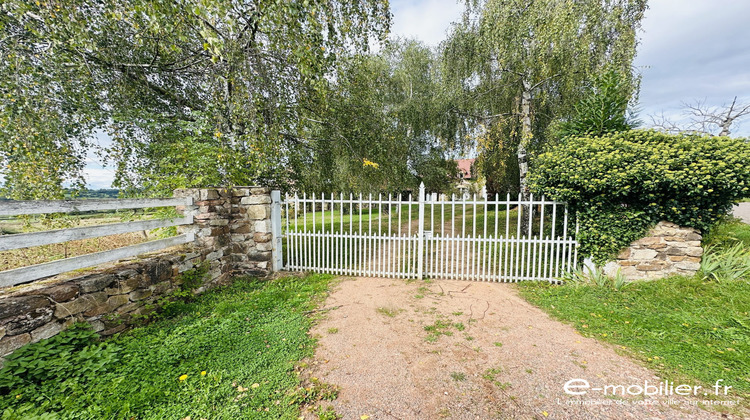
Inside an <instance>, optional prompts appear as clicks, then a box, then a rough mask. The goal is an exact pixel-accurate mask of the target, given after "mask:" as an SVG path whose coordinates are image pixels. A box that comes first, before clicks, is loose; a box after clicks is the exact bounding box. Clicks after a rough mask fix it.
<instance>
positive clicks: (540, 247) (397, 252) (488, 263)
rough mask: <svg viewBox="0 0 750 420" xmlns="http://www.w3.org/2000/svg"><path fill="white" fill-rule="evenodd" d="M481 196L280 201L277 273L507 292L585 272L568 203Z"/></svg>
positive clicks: (276, 226) (290, 198)
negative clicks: (454, 283) (451, 282)
mask: <svg viewBox="0 0 750 420" xmlns="http://www.w3.org/2000/svg"><path fill="white" fill-rule="evenodd" d="M481 196H483V197H485V199H483V200H477V197H476V196H474V197H473V199H471V200H461V199H460V198H457V197H455V196H454V197H451V199H450V201H438V200H435V199H434V198H435V197H434V196H433V197H431V199H430V200H426V197H425V190H424V185H421V186H420V190H419V195H418V196H417V197H416V198H413V197H412V196H411V195H409V196H408V197H407V198H406V199H403V197H402V196H395V197H394V196H392V195H388V196H387V197H384V196H383V195H382V194H379V195H378V196H377V197H373V196H372V195H368V196H367V197H363V196H362V195H358V196H356V197H355V196H354V195H352V194H349V195H348V196H345V195H344V194H338V195H334V194H328V195H326V194H321V195H316V194H312V195H310V196H308V195H307V194H302V196H301V197H300V196H299V195H294V196H289V195H287V196H286V197H284V199H283V200H282V199H281V198H280V197H281V196H280V194H278V193H275V194H274V197H275V198H274V205H273V207H274V208H276V209H277V211H275V212H274V213H276V215H275V216H274V217H273V225H274V230H275V231H277V230H278V231H279V233H278V235H277V236H278V241H279V247H280V248H279V249H281V250H282V252H280V253H277V255H278V256H277V258H278V261H277V262H275V265H278V266H283V267H284V268H286V269H287V270H291V271H314V272H320V273H330V274H338V275H351V276H372V277H390V278H416V279H422V278H441V279H461V280H479V281H500V282H515V281H520V280H546V281H555V280H557V279H559V278H560V276H562V275H563V274H564V273H566V272H568V271H570V270H572V269H573V268H574V267H576V266H577V265H578V242H577V241H576V239H575V236H574V235H571V234H570V231H571V229H569V226H571V227H572V226H574V229H575V233H576V234H577V231H578V225H577V223H576V222H574V220H572V217H571V215H569V213H568V207H567V205H566V204H565V203H560V202H555V201H548V200H546V199H545V198H544V197H542V198H541V199H540V200H535V199H534V197H533V196H531V197H529V199H528V200H522V199H521V196H520V195H519V196H518V198H517V199H516V200H512V201H511V197H510V195H507V196H506V197H505V200H501V199H500V197H499V196H495V197H494V199H491V198H488V197H486V194H482V195H481ZM512 213H514V214H513V217H511V214H512ZM501 216H502V218H501ZM503 218H504V220H503ZM467 225H468V226H467ZM282 258H283V261H282Z"/></svg>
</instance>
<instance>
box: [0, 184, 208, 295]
mask: <svg viewBox="0 0 750 420" xmlns="http://www.w3.org/2000/svg"><path fill="white" fill-rule="evenodd" d="M192 204H193V199H192V198H147V199H125V200H60V201H52V200H40V201H0V216H20V215H29V214H46V213H69V212H82V211H101V210H126V209H140V208H157V207H173V206H190V205H192ZM192 223H193V218H192V216H188V217H179V218H173V219H163V220H143V221H132V222H124V223H111V224H105V225H99V226H87V227H80V228H71V229H59V230H51V231H44V232H32V233H23V234H15V235H0V251H7V250H12V249H18V248H28V247H32V246H40V245H50V244H57V243H63V242H68V241H73V240H79V239H89V238H98V237H103V236H110V235H117V234H122V233H130V232H138V231H144V230H153V229H158V228H166V227H171V226H182V225H190V224H192ZM194 239H195V238H194V235H193V234H192V233H188V234H184V235H178V236H174V237H171V238H166V239H159V240H155V241H149V242H144V243H140V244H136V245H132V246H127V247H123V248H117V249H112V250H108V251H102V252H97V253H93V254H87V255H81V256H77V257H72V258H65V259H62V260H56V261H51V262H47V263H43V264H36V265H32V266H28V267H21V268H16V269H12V270H5V271H0V287H9V286H14V285H17V284H22V283H28V282H31V281H34V280H38V279H41V278H45V277H49V276H54V275H58V274H62V273H65V272H68V271H73V270H78V269H81V268H87V267H93V266H96V265H99V264H103V263H107V262H111V261H117V260H120V259H123V258H130V257H134V256H137V255H140V254H144V253H148V252H154V251H158V250H161V249H164V248H169V247H172V246H176V245H180V244H185V243H190V242H192V241H193V240H194Z"/></svg>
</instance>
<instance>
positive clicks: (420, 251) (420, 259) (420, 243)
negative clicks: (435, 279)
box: [417, 182, 424, 280]
mask: <svg viewBox="0 0 750 420" xmlns="http://www.w3.org/2000/svg"><path fill="white" fill-rule="evenodd" d="M423 269H424V182H422V183H420V184H419V236H418V238H417V278H418V279H419V280H422V272H423Z"/></svg>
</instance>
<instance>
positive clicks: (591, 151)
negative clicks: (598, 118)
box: [530, 130, 750, 262]
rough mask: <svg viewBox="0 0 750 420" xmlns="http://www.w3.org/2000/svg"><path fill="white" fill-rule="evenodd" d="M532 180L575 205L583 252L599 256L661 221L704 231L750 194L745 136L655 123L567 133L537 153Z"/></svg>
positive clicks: (535, 185) (610, 253)
mask: <svg viewBox="0 0 750 420" xmlns="http://www.w3.org/2000/svg"><path fill="white" fill-rule="evenodd" d="M530 185H531V189H532V191H533V192H534V193H535V194H544V195H546V196H547V197H549V198H552V199H555V200H561V201H567V202H568V203H569V204H570V205H571V207H572V208H573V209H575V210H578V212H579V218H580V223H581V226H580V228H581V232H580V234H579V241H580V242H581V251H582V252H583V254H584V255H592V256H594V259H595V261H597V262H604V261H606V260H608V259H609V258H611V257H612V256H613V255H614V254H615V253H616V252H617V251H618V250H619V249H621V248H623V247H625V246H627V245H628V244H629V243H630V242H632V241H633V240H636V239H639V238H640V237H642V235H643V234H644V233H645V231H646V229H648V227H650V226H651V225H653V224H655V223H657V222H659V221H660V220H667V221H670V222H674V223H677V224H679V225H681V226H690V227H695V228H698V229H701V230H704V231H705V230H708V229H709V228H710V227H711V226H712V225H713V224H714V223H715V222H716V221H717V220H718V219H719V218H721V217H723V216H724V215H726V213H727V212H728V211H729V210H730V209H731V207H732V204H733V203H736V202H737V201H739V200H740V199H741V198H743V197H748V196H750V143H748V142H746V141H745V140H743V139H733V138H729V137H702V136H695V135H679V134H666V133H661V132H657V131H653V130H631V131H624V132H620V133H615V134H610V135H605V136H602V137H572V138H567V139H564V140H563V141H562V142H561V144H559V145H557V146H556V147H554V148H553V149H551V150H550V151H548V152H546V153H543V154H541V155H540V156H539V157H538V158H537V159H536V160H535V165H534V166H533V168H532V173H531V176H530Z"/></svg>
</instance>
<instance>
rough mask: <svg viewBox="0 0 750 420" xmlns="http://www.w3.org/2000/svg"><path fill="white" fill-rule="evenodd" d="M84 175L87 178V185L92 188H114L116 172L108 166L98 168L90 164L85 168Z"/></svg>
mask: <svg viewBox="0 0 750 420" xmlns="http://www.w3.org/2000/svg"><path fill="white" fill-rule="evenodd" d="M83 176H84V177H85V178H86V186H87V187H88V188H90V189H92V190H98V189H101V188H112V181H113V180H114V178H115V174H114V172H112V170H110V169H107V168H101V167H99V168H97V167H96V166H95V165H92V164H89V165H87V166H86V169H84V170H83Z"/></svg>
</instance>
